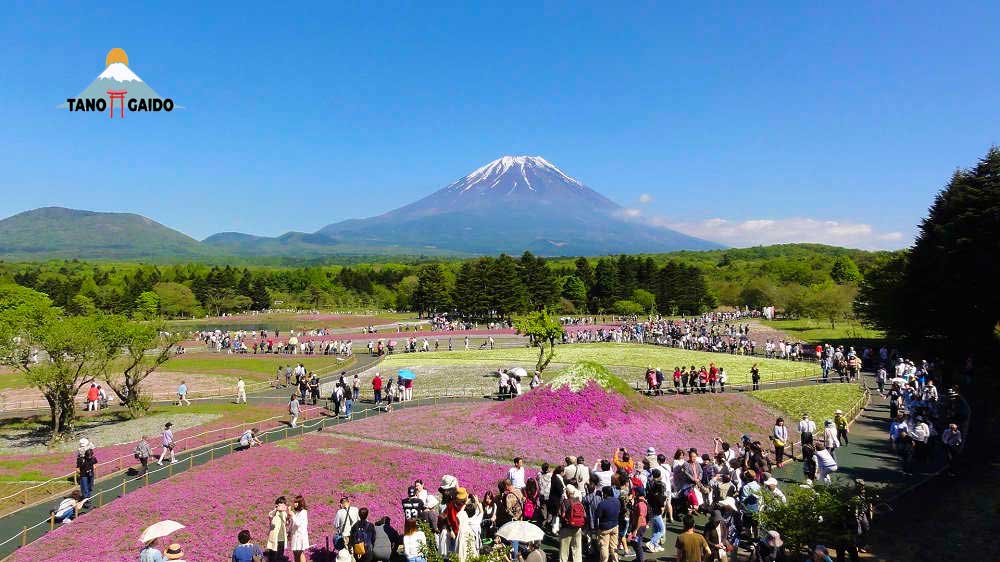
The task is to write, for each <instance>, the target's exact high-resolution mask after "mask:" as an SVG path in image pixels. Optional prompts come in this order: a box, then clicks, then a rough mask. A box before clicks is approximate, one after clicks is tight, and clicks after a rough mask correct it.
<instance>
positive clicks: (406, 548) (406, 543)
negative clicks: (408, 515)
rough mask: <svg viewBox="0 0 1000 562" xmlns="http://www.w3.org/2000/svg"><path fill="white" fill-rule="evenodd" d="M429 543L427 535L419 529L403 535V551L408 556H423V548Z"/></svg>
mask: <svg viewBox="0 0 1000 562" xmlns="http://www.w3.org/2000/svg"><path fill="white" fill-rule="evenodd" d="M425 544H427V537H425V536H424V534H423V533H422V532H420V531H419V530H418V531H417V532H416V533H413V534H412V535H403V553H404V554H405V555H406V557H407V558H413V557H415V556H422V554H421V549H422V548H423V546H424V545H425Z"/></svg>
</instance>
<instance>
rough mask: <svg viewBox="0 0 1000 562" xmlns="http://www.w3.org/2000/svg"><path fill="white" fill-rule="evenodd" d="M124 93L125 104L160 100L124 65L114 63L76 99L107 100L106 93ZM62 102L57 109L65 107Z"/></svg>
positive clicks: (157, 95)
mask: <svg viewBox="0 0 1000 562" xmlns="http://www.w3.org/2000/svg"><path fill="white" fill-rule="evenodd" d="M109 90H110V91H115V92H120V91H123V90H124V91H125V92H127V93H126V94H125V99H126V103H127V102H128V100H130V99H133V98H134V99H151V98H156V99H162V98H160V94H157V93H156V92H155V91H154V90H153V89H152V88H150V87H149V85H148V84H146V83H145V82H143V81H142V78H139V76H138V75H136V73H134V72H132V69H130V68H129V67H128V66H126V65H125V64H124V63H120V62H114V63H111V64H109V65H108V66H107V68H105V69H104V72H102V73H100V74H99V75H98V76H97V78H95V79H94V81H93V82H91V83H90V85H89V86H87V88H86V89H84V90H83V91H82V92H80V94H79V95H77V96H76V99H88V98H94V99H97V98H104V99H105V100H106V99H108V91H109ZM66 106H67V104H66V103H65V102H64V103H63V104H62V105H60V106H59V107H66Z"/></svg>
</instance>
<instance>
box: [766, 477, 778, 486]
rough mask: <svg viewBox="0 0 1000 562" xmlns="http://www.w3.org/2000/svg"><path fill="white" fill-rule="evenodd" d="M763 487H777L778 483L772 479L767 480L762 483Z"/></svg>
mask: <svg viewBox="0 0 1000 562" xmlns="http://www.w3.org/2000/svg"><path fill="white" fill-rule="evenodd" d="M764 485H765V486H777V485H778V481H777V480H775V479H774V478H768V479H767V480H765V481H764Z"/></svg>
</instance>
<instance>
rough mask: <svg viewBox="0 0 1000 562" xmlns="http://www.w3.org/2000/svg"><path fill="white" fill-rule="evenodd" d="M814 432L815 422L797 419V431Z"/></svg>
mask: <svg viewBox="0 0 1000 562" xmlns="http://www.w3.org/2000/svg"><path fill="white" fill-rule="evenodd" d="M807 432H808V433H816V422H814V421H812V420H809V419H806V420H800V421H799V433H807Z"/></svg>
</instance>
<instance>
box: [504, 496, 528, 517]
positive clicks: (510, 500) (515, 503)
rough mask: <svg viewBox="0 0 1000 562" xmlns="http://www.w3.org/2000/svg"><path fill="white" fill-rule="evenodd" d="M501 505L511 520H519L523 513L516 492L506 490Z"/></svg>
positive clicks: (522, 506)
mask: <svg viewBox="0 0 1000 562" xmlns="http://www.w3.org/2000/svg"><path fill="white" fill-rule="evenodd" d="M503 507H504V510H505V511H506V512H507V515H508V516H509V517H510V520H511V521H520V519H521V517H522V516H523V515H524V505H523V503H522V502H521V499H520V498H518V497H517V494H515V493H513V492H507V493H506V494H505V495H504V497H503Z"/></svg>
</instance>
